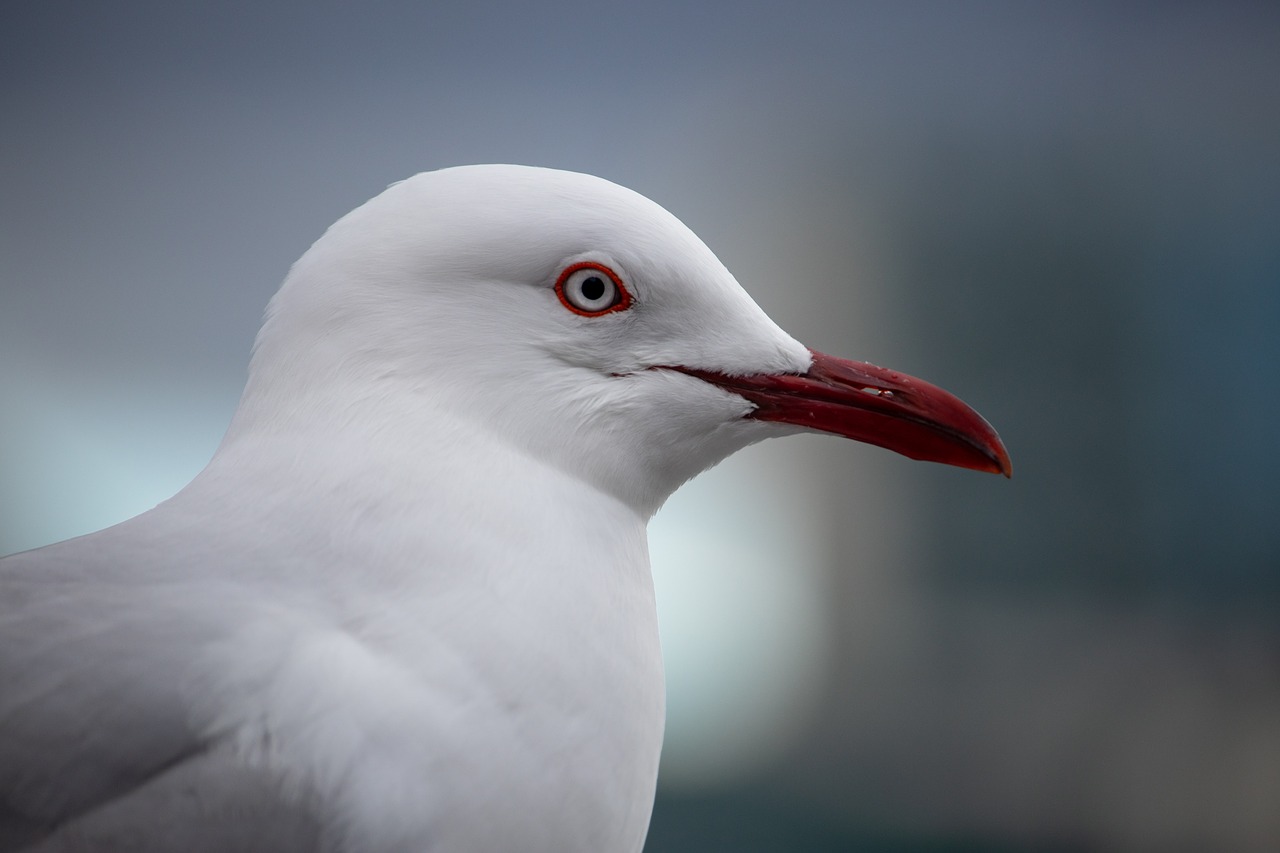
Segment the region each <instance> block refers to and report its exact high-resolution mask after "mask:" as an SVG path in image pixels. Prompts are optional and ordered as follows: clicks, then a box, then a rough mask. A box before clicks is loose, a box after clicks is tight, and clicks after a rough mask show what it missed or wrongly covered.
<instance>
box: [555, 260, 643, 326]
mask: <svg viewBox="0 0 1280 853" xmlns="http://www.w3.org/2000/svg"><path fill="white" fill-rule="evenodd" d="M556 295H557V296H559V297H560V301H561V302H563V303H564V307H566V308H568V309H569V310H570V311H572V312H573V313H575V314H581V315H582V316H584V317H599V316H600V315H602V314H608V313H610V312H612V311H625V310H626V309H627V308H629V307H630V306H631V294H630V293H628V292H627V288H626V287H625V286H623V284H622V279H620V278H618V274H617V273H615V272H614V271H613V270H611V269H609V268H608V267H606V266H602V265H600V264H597V263H592V262H591V261H584V262H582V263H580V264H573V265H571V266H569V267H566V268H565V271H564V272H562V273H560V278H559V279H557V280H556Z"/></svg>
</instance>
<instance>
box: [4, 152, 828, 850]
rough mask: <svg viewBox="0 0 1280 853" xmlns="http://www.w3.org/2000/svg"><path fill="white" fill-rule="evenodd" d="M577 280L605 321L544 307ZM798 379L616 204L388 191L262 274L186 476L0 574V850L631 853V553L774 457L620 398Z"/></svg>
mask: <svg viewBox="0 0 1280 853" xmlns="http://www.w3.org/2000/svg"><path fill="white" fill-rule="evenodd" d="M582 259H589V260H594V261H597V262H601V263H606V264H608V265H609V266H610V267H611V268H613V269H614V270H616V271H617V272H618V273H619V274H620V275H621V276H622V277H623V279H624V281H625V283H626V285H627V287H628V288H629V289H630V291H631V293H632V296H633V297H634V300H635V303H634V305H633V307H632V309H631V310H628V311H626V312H619V313H617V314H613V315H606V316H604V317H599V318H584V317H581V316H578V315H575V314H573V313H571V312H569V311H567V310H565V308H564V307H563V306H562V305H560V303H559V302H558V300H557V297H556V296H555V294H554V292H553V290H552V285H553V284H554V280H555V276H556V273H557V271H558V270H560V269H563V268H564V266H565V265H566V264H568V263H572V262H574V261H576V260H582ZM809 358H810V356H809V354H808V352H807V351H806V350H805V349H804V348H803V347H802V346H800V345H799V344H798V343H797V342H796V341H794V340H793V339H791V338H790V337H789V336H787V335H786V334H785V333H783V332H782V331H781V330H780V329H778V328H777V326H775V325H774V324H773V323H772V322H771V321H769V319H768V318H767V317H766V316H765V315H764V314H763V313H762V312H761V311H760V309H759V308H758V307H757V306H756V305H755V304H754V303H753V302H752V301H751V300H750V298H749V297H748V296H747V295H746V294H745V293H744V292H743V291H742V290H741V288H739V287H738V285H737V283H736V282H735V281H734V280H733V278H732V276H731V275H730V274H729V273H728V272H727V271H726V270H725V269H724V267H723V266H722V265H721V264H720V263H719V262H718V261H717V260H716V258H715V257H714V255H713V254H712V253H711V252H710V250H708V249H707V248H706V247H705V246H704V245H703V244H702V243H701V242H700V241H698V239H697V238H696V237H695V236H694V235H693V234H692V233H690V232H689V231H688V229H686V228H685V227H684V226H683V225H681V224H680V223H679V222H678V221H677V220H676V219H675V218H674V217H672V216H671V215H670V214H669V213H667V212H666V211H664V210H662V209H661V208H660V207H658V206H657V205H655V204H653V203H652V202H650V201H648V200H646V199H644V198H642V197H640V196H638V195H636V194H634V193H632V192H630V191H628V190H624V189H622V188H620V187H617V186H615V185H613V184H610V183H608V182H605V181H602V180H599V179H597V178H592V177H588V176H585V175H577V174H572V173H566V172H555V171H550V170H545V169H532V168H525V167H517V166H480V167H465V168H458V169H449V170H444V171H440V172H433V173H426V174H422V175H418V176H416V177H414V178H411V179H409V180H407V181H404V182H402V183H399V184H396V185H394V186H392V187H391V188H390V189H388V190H387V191H386V192H384V193H383V194H382V195H381V196H379V197H377V198H375V199H374V200H372V201H370V202H369V203H367V204H366V205H364V206H363V207H361V208H359V209H357V210H356V211H354V212H353V213H351V214H349V215H348V216H346V217H344V218H343V219H342V220H340V221H339V222H338V223H337V224H335V225H334V226H333V227H332V228H330V229H329V231H328V232H327V233H326V234H325V235H324V236H323V237H322V238H321V239H320V240H319V241H318V242H317V243H316V244H315V245H314V246H313V247H312V248H311V250H310V251H308V252H307V254H306V255H304V256H303V258H302V259H301V260H299V261H298V263H297V264H296V265H295V267H294V269H293V270H292V271H291V273H290V275H289V277H288V278H287V279H286V281H285V283H284V285H283V287H282V288H281V290H280V292H279V293H278V294H277V295H276V296H275V298H274V299H273V300H272V303H271V306H270V308H269V310H268V314H267V319H266V322H265V324H264V326H263V330H262V332H261V334H260V336H259V339H258V341H257V344H256V346H255V352H254V356H253V360H252V365H251V369H250V376H249V382H248V386H247V388H246V390H245V394H244V397H243V399H242V402H241V404H240V407H239V409H238V411H237V412H236V415H235V418H234V420H233V423H232V425H231V428H230V429H229V431H228V433H227V436H226V438H225V439H224V441H223V443H222V446H221V447H220V448H219V450H218V452H217V454H216V455H215V457H214V459H213V460H212V461H211V462H210V464H209V466H208V467H207V468H206V469H205V471H204V472H202V473H201V474H200V475H199V476H198V477H197V478H196V479H195V480H194V481H193V482H192V483H191V484H190V485H189V486H188V487H187V488H186V489H184V490H183V491H182V492H180V493H179V494H178V495H176V496H175V497H173V498H172V499H170V500H169V501H167V502H165V503H163V504H161V505H160V506H159V507H157V508H156V509H154V510H152V511H150V512H148V513H145V514H143V515H141V516H139V517H137V518H135V519H132V520H130V521H128V522H125V523H124V524H121V525H118V526H116V527H113V528H110V529H108V530H104V531H102V532H100V533H96V534H93V535H90V536H86V537H81V538H79V539H74V540H70V541H68V542H63V543H59V544H57V545H52V546H50V547H47V548H43V549H39V550H36V551H30V552H26V553H24V554H19V555H16V556H13V557H10V558H7V559H6V560H4V561H3V563H0V603H2V605H0V606H2V607H3V610H2V612H0V850H17V849H27V848H26V847H25V845H37V846H31V847H30V849H40V850H64V849H65V850H70V849H76V850H80V849H87V850H108V849H129V850H179V849H181V850H203V849H208V850H215V849H216V850H223V849H236V850H271V851H289V850H299V851H300V850H313V849H323V850H335V851H338V850H341V851H410V850H414V851H468V853H476V851H510V850H516V849H518V850H523V851H593V853H598V851H638V850H639V849H640V848H641V846H642V844H643V840H644V835H645V831H646V828H647V824H648V819H649V811H650V808H651V805H652V798H653V792H654V785H655V779H656V774H657V760H658V751H659V746H660V743H661V737H662V719H663V687H662V669H661V659H660V653H659V647H658V637H657V627H656V619H655V614H654V603H653V590H652V585H651V580H650V576H649V567H648V556H647V552H646V544H645V537H644V527H645V523H646V522H647V520H648V518H649V517H650V516H651V515H652V513H653V512H654V511H656V509H657V508H658V506H659V505H660V504H661V503H662V501H663V500H665V498H666V497H667V496H668V495H669V494H670V493H671V492H672V491H673V490H674V489H675V488H677V487H678V486H679V485H680V483H682V482H683V481H685V480H686V479H688V478H689V477H691V476H693V475H695V474H697V473H698V472H699V471H701V470H703V469H704V468H706V467H708V466H710V465H713V464H715V463H716V462H717V461H719V460H720V459H722V458H723V457H724V456H726V455H728V454H729V453H731V452H733V451H734V450H736V449H738V448H740V447H742V446H744V445H746V444H748V443H750V442H753V441H756V440H759V439H761V438H763V437H765V436H766V435H768V434H770V428H769V427H768V426H766V425H763V424H760V423H757V422H754V421H745V420H743V419H742V415H743V414H744V413H746V411H747V410H748V408H749V404H747V403H746V402H745V401H744V400H742V398H740V397H737V396H734V395H731V394H728V393H725V392H723V391H721V390H718V389H716V388H714V387H712V386H711V385H708V384H706V383H702V382H699V381H697V380H694V379H692V378H690V377H687V376H684V375H679V374H675V373H672V372H669V371H652V370H648V369H647V368H649V367H652V366H655V365H662V364H682V365H686V366H689V367H697V368H707V369H714V370H719V371H722V372H725V373H757V372H778V371H785V372H800V371H803V370H804V369H805V368H806V367H807V365H808V363H809Z"/></svg>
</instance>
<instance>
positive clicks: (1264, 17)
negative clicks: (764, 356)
mask: <svg viewBox="0 0 1280 853" xmlns="http://www.w3.org/2000/svg"><path fill="white" fill-rule="evenodd" d="M0 33H2V34H3V35H0V41H2V42H3V50H0V115H3V128H4V130H3V133H0V216H2V217H3V221H2V224H0V552H2V553H8V552H11V551H17V550H22V549H26V548H31V547H36V546H39V545H43V544H46V543H49V542H52V541H55V540H58V539H62V538H66V537H69V536H73V535H77V534H81V533H86V532H89V531H91V530H94V529H97V528H100V527H103V526H106V525H108V524H112V523H114V522H116V521H119V520H122V519H124V518H126V517H128V516H131V515H133V514H136V513H137V512H139V511H141V510H143V509H146V508H147V507H149V506H151V505H153V504H155V503H156V502H158V501H160V500H162V499H164V498H165V497H167V496H169V495H170V494H172V493H173V492H174V491H176V490H177V489H179V488H180V487H181V486H182V485H183V484H184V483H186V481H187V480H188V479H189V478H190V477H191V476H192V475H194V474H195V473H196V472H197V471H198V470H199V469H200V468H201V467H202V466H203V464H204V463H205V462H206V461H207V459H208V458H209V456H210V454H211V453H212V451H213V449H214V447H215V446H216V444H217V442H218V440H219V438H220V437H221V434H222V431H223V429H224V428H225V426H226V424H227V422H228V420H229V418H230V415H231V412H232V410H233V409H234V407H235V404H236V400H237V397H238V394H239V390H240V387H241V385H242V382H243V377H244V372H245V366H246V364H247V359H248V353H249V347H250V345H251V342H252V340H253V336H254V333H255V332H256V329H257V326H258V320H259V317H260V314H261V311H262V309H263V307H264V305H265V304H266V301H267V299H268V298H269V297H270V295H271V294H272V292H273V291H274V289H275V287H276V286H277V284H278V282H279V281H280V280H281V279H282V278H283V276H284V274H285V272H286V270H287V269H288V267H289V264H290V263H291V262H292V261H293V260H294V259H295V258H297V256H298V255H300V254H301V253H302V252H303V251H304V250H305V249H306V248H307V246H308V245H309V244H310V243H311V241H313V240H314V239H315V238H317V237H318V236H319V235H320V234H321V232H322V231H323V230H324V228H325V227H326V226H328V225H329V224H330V223H331V222H332V221H333V220H335V219H336V218H338V217H339V216H341V215H342V214H343V213H345V212H346V211H348V210H349V209H351V208H352V207H354V206H356V205H357V204H359V203H361V202H363V201H364V200H365V199H367V198H369V197H370V196H372V195H375V194H377V193H378V192H379V191H380V190H381V189H382V188H383V187H385V186H386V185H387V184H388V183H390V182H392V181H395V180H398V179H400V178H403V177H406V176H408V175H410V174H413V173H415V172H418V171H422V170H427V169H434V168H439V167H442V166H448V165H456V164H460V163H473V162H517V163H531V164H539V165H547V166H555V167H561V168H567V169H574V170H579V171H585V172H591V173H594V174H597V175H601V176H603V177H606V178H609V179H611V180H614V181H617V182H619V183H622V184H624V185H627V186H630V187H632V188H634V189H636V190H638V191H640V192H642V193H644V194H645V195H648V196H650V197H651V198H653V199H655V200H656V201H658V202H659V203H661V204H663V205H664V206H665V207H667V208H668V209H670V210H671V211H672V212H674V213H675V214H676V215H677V216H679V217H680V218H682V219H683V220H684V221H685V222H686V223H687V224H688V225H689V226H690V227H692V228H693V229H694V230H695V231H696V232H698V233H699V234H700V235H701V236H702V237H703V239H704V240H706V242H707V243H708V244H709V245H710V246H711V247H712V248H713V249H714V250H715V251H716V252H717V253H718V254H719V255H720V257H721V258H722V259H723V260H724V261H725V263H726V264H727V265H728V267H729V268H730V269H731V270H733V271H734V272H735V273H736V274H737V276H738V278H739V280H740V281H741V282H742V283H743V285H744V286H745V287H746V288H747V289H748V290H749V291H750V292H751V293H752V294H753V295H754V296H755V298H756V299H757V301H759V302H760V303H761V305H762V306H763V307H764V308H765V310H766V311H768V312H769V313H770V314H771V315H772V316H773V317H774V319H776V320H777V321H778V322H779V323H780V324H781V325H782V326H783V327H785V328H787V329H788V330H789V331H791V332H792V333H793V334H794V335H796V336H797V337H798V338H800V339H801V340H803V341H804V342H806V343H808V344H809V345H811V346H814V347H816V348H818V349H821V350H824V351H828V352H832V353H837V354H842V355H846V356H850V357H856V358H860V359H865V360H870V361H873V362H876V363H879V364H885V365H888V366H891V367H894V368H897V369H900V370H903V371H906V372H909V373H913V374H916V375H919V376H922V377H924V378H927V379H929V380H931V381H933V382H936V383H937V384H940V385H942V386H943V387H946V388H948V389H949V390H951V391H954V392H955V393H957V394H959V395H960V396H961V397H963V398H964V399H966V400H967V401H968V402H970V403H972V404H973V405H974V406H975V407H977V408H978V409H979V410H980V411H982V412H983V414H984V415H986V416H987V417H988V418H989V419H990V420H991V421H992V422H993V423H994V424H995V425H996V426H997V428H998V429H999V430H1000V432H1001V434H1002V436H1003V437H1004V439H1005V440H1006V442H1007V444H1008V446H1009V449H1010V452H1011V453H1012V455H1013V460H1014V468H1015V476H1014V478H1013V480H1012V481H1004V480H1003V479H1001V478H997V477H990V476H980V475H978V474H974V473H972V472H967V471H959V470H952V469H946V468H942V467H940V466H928V465H921V464H919V463H914V462H910V461H908V460H906V459H903V458H900V457H897V456H893V455H891V454H889V453H887V452H885V451H881V450H877V449H874V448H869V447H865V446H860V445H855V444H853V443H850V442H841V441H838V440H836V439H831V438H823V437H819V436H805V437H801V438H796V439H789V440H787V441H779V442H773V443H771V444H765V445H761V446H759V447H756V448H752V449H750V450H748V451H746V452H744V453H742V454H740V455H739V456H737V457H735V458H733V459H731V460H730V461H729V462H727V463H725V464H724V465H723V466H721V467H720V468H718V469H716V470H715V471H712V472H711V473H709V474H707V475H705V476H704V477H702V478H700V479H699V480H697V481H695V482H694V483H692V484H690V485H689V486H688V487H686V488H685V489H684V490H682V491H681V492H680V493H678V494H677V495H676V496H675V497H674V498H673V499H672V500H671V501H670V503H669V504H668V506H667V507H666V508H664V510H663V511H662V512H661V513H660V514H659V516H658V518H657V519H656V520H655V522H654V525H653V540H654V542H653V552H654V560H655V574H656V577H657V581H658V585H659V595H660V599H661V602H660V603H661V608H662V620H663V634H664V644H665V646H666V649H667V655H668V661H669V664H668V665H669V678H670V721H669V736H668V742H667V745H666V751H665V753H664V757H663V770H662V780H661V787H660V793H659V798H658V803H657V807H656V811H655V815H654V821H653V827H652V830H651V833H650V838H649V843H648V846H647V848H646V850H649V851H653V853H659V851H671V852H672V853H675V852H676V851H748V853H750V852H751V851H766V850H767V851H775V850H816V851H835V850H900V851H907V850H930V851H944V850H968V851H988V850H990V851H996V850H999V851H1029V850H1037V851H1039V850H1046V849H1050V850H1089V849H1097V850H1152V851H1169V850H1276V849H1280V488H1278V487H1277V485H1276V483H1277V478H1278V477H1280V449H1278V446H1277V445H1278V444H1280V442H1278V441H1277V424H1278V422H1280V6H1276V5H1275V4H1262V3H1258V4H1231V3H1214V4H1207V3H1204V4H1194V3H1074V4H1054V5H1052V6H1050V4H1025V3H1004V4H999V3H966V4H958V3H942V2H938V3H911V2H895V3H887V2H886V3H848V2H831V3H809V2H789V3H785V4H782V3H776V4H766V3H755V2H735V3H728V2H724V3H718V4H715V3H713V4H708V3H699V2H679V3H676V2H646V3H630V4H607V3H601V2H594V3H585V2H584V3H563V2H561V3H555V2H552V3H542V4H532V3H509V4H492V3H483V2H436V3H426V2H400V3H376V2H375V3H365V4H352V3H315V2H311V3H301V2H286V3H260V2H218V3H181V4H178V3H170V2H117V3H109V4H108V3H97V2H65V0H41V1H40V2H27V0H8V2H6V3H4V4H3V5H2V6H0Z"/></svg>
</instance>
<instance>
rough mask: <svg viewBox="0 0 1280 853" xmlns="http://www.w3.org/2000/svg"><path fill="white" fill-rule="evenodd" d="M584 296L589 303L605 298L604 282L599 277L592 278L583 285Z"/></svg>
mask: <svg viewBox="0 0 1280 853" xmlns="http://www.w3.org/2000/svg"><path fill="white" fill-rule="evenodd" d="M582 296H583V297H584V298H585V299H586V300H587V301H588V302H595V301H596V300H597V299H599V298H600V297H601V296H604V281H603V280H601V278H600V277H599V276H595V275H593V276H591V278H589V279H587V280H586V281H584V282H583V283H582Z"/></svg>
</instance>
